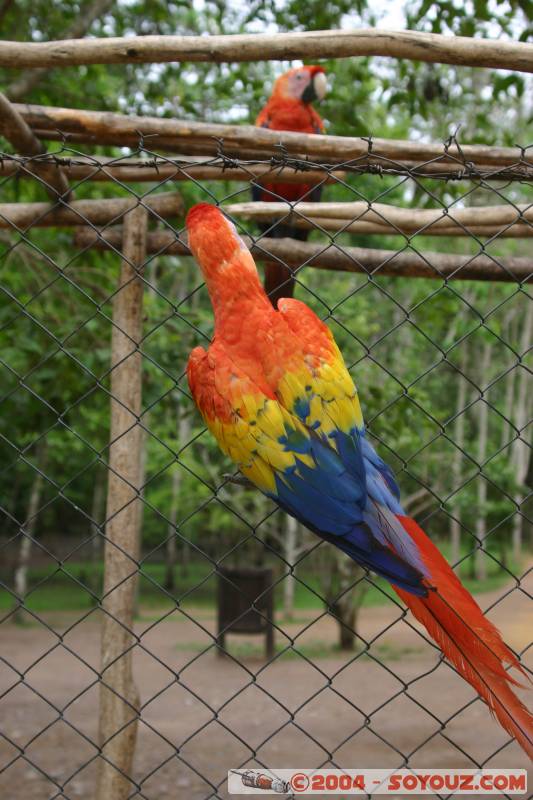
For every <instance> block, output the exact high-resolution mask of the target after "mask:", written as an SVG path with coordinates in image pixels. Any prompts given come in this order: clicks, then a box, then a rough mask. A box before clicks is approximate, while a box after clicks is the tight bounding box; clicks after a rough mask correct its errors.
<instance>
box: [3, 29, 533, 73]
mask: <svg viewBox="0 0 533 800" xmlns="http://www.w3.org/2000/svg"><path fill="white" fill-rule="evenodd" d="M350 56H386V57H391V58H408V59H411V60H413V61H427V62H432V63H440V64H457V65H462V66H469V67H493V68H496V69H510V70H517V71H519V72H533V45H531V44H528V43H523V42H513V41H501V40H498V41H495V40H491V39H472V38H468V37H465V36H442V35H441V34H436V33H423V32H418V31H387V30H377V29H375V28H359V29H355V30H333V31H306V32H302V33H275V34H268V33H266V34H240V35H229V36H136V37H127V38H126V37H124V38H118V37H117V38H109V39H68V40H63V41H55V42H9V41H3V42H0V67H8V68H10V69H21V68H22V67H31V68H41V69H42V68H43V67H47V68H50V67H71V66H80V65H82V64H146V63H148V64H150V63H162V62H183V61H208V62H237V61H265V60H266V61H276V60H287V59H293V58H305V59H309V58H312V59H323V58H348V57H350Z"/></svg>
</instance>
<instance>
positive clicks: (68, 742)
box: [0, 581, 533, 800]
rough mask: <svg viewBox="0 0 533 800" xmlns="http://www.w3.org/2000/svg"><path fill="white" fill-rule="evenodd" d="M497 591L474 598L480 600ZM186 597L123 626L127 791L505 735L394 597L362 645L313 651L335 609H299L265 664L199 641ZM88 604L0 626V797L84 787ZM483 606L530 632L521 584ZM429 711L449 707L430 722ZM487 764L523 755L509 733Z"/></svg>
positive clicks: (469, 746)
mask: <svg viewBox="0 0 533 800" xmlns="http://www.w3.org/2000/svg"><path fill="white" fill-rule="evenodd" d="M531 583H532V584H533V581H532V582H531ZM532 588H533V585H530V586H529V590H530V592H531V589H532ZM509 589H511V587H509ZM523 589H524V590H527V589H528V587H527V586H526V585H525V583H524V585H523ZM504 594H505V590H502V589H500V590H499V591H498V592H496V593H494V594H493V595H489V594H487V595H483V596H480V597H479V598H478V600H479V602H480V604H481V606H482V607H483V608H487V607H489V606H490V605H491V604H492V603H493V602H494V601H495V600H496V599H497V598H499V597H502V595H504ZM184 610H185V611H186V614H187V615H189V616H191V617H193V618H194V621H191V620H190V619H189V618H188V616H186V615H185V614H183V613H181V612H180V611H175V612H173V613H172V614H171V615H170V616H168V617H167V618H166V619H164V620H163V621H157V619H156V615H155V614H153V612H150V613H151V615H152V616H151V618H148V617H146V618H141V621H140V622H139V623H138V624H137V626H136V632H137V634H138V635H139V637H140V645H139V646H137V648H136V651H135V661H134V670H135V679H136V682H137V685H138V687H139V690H140V695H141V703H142V717H141V722H140V724H139V733H138V746H137V755H136V760H135V772H134V779H135V781H136V782H137V784H138V785H139V786H140V792H139V793H137V794H136V793H135V786H134V785H133V784H132V795H131V796H132V797H139V798H141V797H142V798H146V800H176V798H180V799H181V798H184V799H185V798H187V800H200V798H208V797H213V796H220V797H226V796H227V795H226V789H225V777H226V773H227V770H228V769H229V768H232V767H240V766H246V767H254V766H263V767H271V768H282V767H296V768H303V767H316V766H319V765H322V764H326V763H327V761H328V758H331V759H332V760H333V762H334V766H338V767H345V768H357V767H367V768H370V767H393V766H400V765H401V763H402V755H400V753H401V754H403V755H405V756H409V764H410V765H411V766H415V767H416V766H419V767H435V768H438V767H455V768H457V767H469V768H471V767H473V766H474V764H473V762H472V760H471V759H470V758H469V756H471V757H472V759H475V760H477V761H478V762H483V761H485V760H486V759H487V758H488V757H489V756H490V755H491V754H492V753H495V752H496V751H497V750H498V748H500V747H502V746H503V745H504V744H505V742H506V741H507V740H508V737H507V736H506V735H505V733H503V731H502V730H501V729H500V727H499V726H498V725H497V724H496V723H495V722H494V721H493V720H492V719H491V717H490V715H489V713H488V711H487V710H486V708H485V706H484V705H483V704H482V703H481V702H479V701H476V702H474V703H472V704H470V705H469V706H468V707H467V708H466V709H465V710H463V711H460V709H461V708H462V707H463V706H464V705H465V704H466V703H468V701H469V700H471V699H472V698H473V696H474V695H473V692H472V691H471V690H470V688H469V687H468V686H467V685H466V684H465V683H464V682H463V681H461V680H460V679H459V678H458V677H457V676H456V675H455V674H454V673H453V672H452V670H451V669H450V668H449V667H448V666H446V665H445V664H444V663H440V664H439V660H438V657H437V656H436V654H435V651H434V650H433V649H432V648H431V647H430V646H429V645H427V644H426V643H425V642H424V641H423V639H422V638H421V637H420V636H419V635H418V634H417V633H416V632H415V631H414V630H412V629H411V628H410V627H409V626H408V625H407V624H406V622H405V621H403V620H402V619H401V618H400V617H401V614H400V612H399V610H398V608H397V607H395V606H393V605H392V604H390V605H387V606H384V607H379V608H370V609H365V611H364V614H363V616H362V619H361V621H360V632H361V635H362V636H363V637H364V638H365V639H366V640H367V641H370V640H372V642H373V643H372V646H371V650H370V653H371V657H368V656H363V657H360V658H357V659H356V660H355V661H352V659H353V656H345V655H341V654H337V653H334V654H333V655H327V647H326V645H327V644H328V643H329V644H331V643H332V642H333V641H335V639H336V632H337V631H336V623H335V622H334V620H333V619H331V618H330V617H328V616H322V617H321V618H319V619H316V618H317V616H319V615H317V613H316V612H313V613H303V612H302V613H301V614H300V613H299V616H298V620H297V621H296V622H294V623H292V624H290V625H287V624H284V625H283V630H284V634H283V633H281V632H278V634H277V641H278V642H285V643H288V642H289V638H287V637H292V638H293V639H295V640H296V642H295V646H296V647H300V648H302V650H303V655H302V656H298V655H294V656H293V657H291V658H284V659H281V660H280V659H278V660H276V661H275V662H274V663H271V664H270V665H268V666H265V664H264V662H263V661H262V660H261V658H260V657H259V655H255V656H254V657H253V658H243V657H242V652H243V649H242V648H243V641H244V640H243V638H242V637H236V636H234V637H229V647H230V650H231V648H232V647H233V648H237V649H235V650H234V652H235V653H239V652H240V653H241V656H240V659H241V662H242V663H240V664H239V663H237V662H236V661H234V660H232V659H231V658H229V657H222V658H220V657H217V654H216V651H215V649H214V648H211V649H209V650H208V651H207V652H205V653H202V648H203V647H205V648H207V647H209V645H210V644H211V643H212V637H211V633H212V632H213V631H214V625H215V621H214V617H213V615H212V614H210V612H208V611H207V610H206V609H195V608H186V609H184ZM98 613H99V612H94V613H92V614H90V615H89V616H88V617H87V618H86V619H85V620H84V621H81V622H78V623H77V624H75V620H76V616H73V617H71V618H67V617H65V616H62V617H57V616H56V617H51V616H48V617H47V621H48V622H49V623H50V624H51V625H52V626H53V627H54V630H55V632H56V633H51V632H50V631H48V630H47V629H46V628H45V627H44V626H42V625H39V623H33V624H32V625H31V626H27V627H16V626H14V625H12V624H9V623H4V624H2V625H1V626H0V637H1V639H0V642H1V645H0V646H1V650H0V654H1V656H2V657H1V658H0V732H1V734H0V770H1V771H0V798H2V800H48V798H52V797H63V798H72V800H74V799H75V798H92V796H93V788H94V782H95V775H96V756H97V749H96V746H95V742H96V731H97V708H98V681H97V670H98V664H99V619H98ZM489 616H490V618H491V619H492V620H493V621H494V622H495V623H496V624H497V625H498V626H499V627H500V629H501V630H502V632H503V633H504V636H505V638H506V640H507V641H508V643H509V644H510V645H511V646H513V647H514V648H516V649H521V648H523V647H524V646H525V645H526V643H527V642H528V641H530V640H531V630H532V628H533V622H532V614H531V605H530V600H529V598H528V597H527V595H526V594H525V593H524V592H523V591H520V590H513V591H510V592H509V593H508V594H507V596H506V597H505V599H504V600H502V601H501V602H500V603H499V604H498V605H497V606H496V607H495V608H494V609H493V610H492V611H491V612H490V613H489ZM395 620H396V622H395ZM246 641H247V642H248V641H249V638H247V639H246ZM257 641H258V642H259V640H257ZM531 652H532V651H530V653H531ZM531 660H532V659H530V662H531ZM8 664H9V665H11V666H8ZM529 666H530V667H531V666H533V665H532V664H531V663H530V664H529ZM22 676H23V678H24V683H21V680H20V678H21V677H22ZM407 684H408V686H407ZM215 712H216V713H217V717H216V719H215ZM457 712H459V713H457ZM365 715H368V717H370V724H368V725H366V726H365V725H364V723H365ZM439 720H442V721H445V720H449V722H447V724H446V727H445V729H444V730H442V733H439V731H440V728H441V726H440V723H439ZM18 748H20V749H18ZM330 766H331V764H330ZM485 766H487V767H506V768H514V767H516V768H518V767H521V768H523V767H526V766H527V759H526V757H525V755H524V754H523V753H522V751H521V750H520V749H519V748H518V746H517V745H516V744H514V743H512V744H509V745H508V746H506V747H504V748H503V749H502V750H501V752H498V753H496V755H494V756H493V757H492V758H490V760H489V761H487V763H486V764H485ZM46 775H48V776H49V777H48V778H47V777H45V776H46ZM217 786H219V787H220V788H219V789H218V790H217V789H216V788H215V787H217ZM60 787H63V792H61V790H60ZM498 796H503V795H498ZM523 797H525V795H524V796H523ZM109 800H112V798H109Z"/></svg>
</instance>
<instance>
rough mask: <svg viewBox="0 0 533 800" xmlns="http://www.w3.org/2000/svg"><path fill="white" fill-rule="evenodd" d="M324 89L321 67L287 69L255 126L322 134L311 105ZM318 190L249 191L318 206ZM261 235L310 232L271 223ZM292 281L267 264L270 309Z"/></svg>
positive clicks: (288, 186)
mask: <svg viewBox="0 0 533 800" xmlns="http://www.w3.org/2000/svg"><path fill="white" fill-rule="evenodd" d="M326 89H327V81H326V75H325V73H324V69H323V67H317V66H306V67H296V68H294V69H290V70H289V71H288V72H285V73H284V74H283V75H281V76H280V77H279V78H278V79H277V80H276V82H275V84H274V88H273V90H272V94H271V96H270V99H269V101H268V102H267V104H266V106H265V107H264V108H263V110H262V111H261V112H260V114H259V116H258V117H257V119H256V121H255V124H256V125H258V126H260V127H262V128H269V129H270V130H272V131H296V132H298V133H324V123H323V122H322V119H321V118H320V115H319V114H318V113H317V112H316V111H315V109H314V108H313V106H312V103H313V102H314V101H316V100H318V101H320V100H322V99H323V98H324V97H325V94H326ZM320 195H321V188H320V187H316V186H313V185H310V184H302V183H277V182H276V183H269V184H265V185H264V186H262V187H259V186H255V187H254V188H253V190H252V197H253V199H254V200H263V201H266V202H269V201H270V202H279V201H280V200H289V201H290V202H295V201H296V200H301V199H302V198H305V200H307V201H310V202H318V201H319V200H320ZM262 229H263V231H266V230H268V235H269V236H272V237H274V238H276V239H281V238H283V237H286V236H287V237H290V238H292V239H299V240H300V241H305V240H306V239H307V237H308V235H309V231H307V230H304V229H302V228H296V227H294V226H290V225H284V224H278V225H274V226H273V224H272V223H271V224H269V225H267V226H262ZM293 286H294V280H293V277H292V274H291V272H290V270H289V269H288V268H287V267H285V266H284V265H283V264H277V263H268V264H267V265H266V267H265V289H266V292H267V294H268V296H269V297H270V300H271V302H272V304H273V305H275V303H276V301H277V300H278V299H279V297H290V296H292V293H293Z"/></svg>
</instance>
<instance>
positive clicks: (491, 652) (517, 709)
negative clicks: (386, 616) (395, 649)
mask: <svg viewBox="0 0 533 800" xmlns="http://www.w3.org/2000/svg"><path fill="white" fill-rule="evenodd" d="M398 519H399V520H400V522H401V523H402V525H403V527H404V528H405V530H406V531H407V532H408V533H409V535H410V536H411V537H412V539H414V541H415V542H416V544H417V546H418V548H419V550H420V553H421V555H422V558H423V560H424V562H425V564H426V565H427V567H428V569H429V571H430V574H431V580H428V583H430V584H431V587H432V588H431V589H430V591H429V593H428V596H427V597H415V596H414V595H412V594H409V593H408V592H405V591H404V590H402V589H399V588H398V587H396V586H395V587H394V588H395V591H396V592H397V593H398V594H399V596H400V597H401V598H402V600H403V601H404V603H405V604H406V605H407V606H408V607H409V608H410V609H411V611H412V613H413V614H414V616H415V617H416V619H417V620H418V621H419V622H421V623H422V625H424V627H425V628H426V630H427V631H428V633H429V635H430V636H431V637H432V639H434V641H435V642H436V643H437V644H438V646H439V647H440V649H441V650H442V652H443V653H444V655H445V656H446V658H447V659H448V660H449V661H450V662H451V663H452V664H453V666H454V667H455V668H456V669H457V671H458V672H459V673H460V675H462V677H463V678H464V679H465V680H467V681H468V683H470V685H471V686H472V687H473V688H474V689H475V690H476V692H477V693H478V694H479V695H480V697H482V698H483V700H485V702H486V703H487V705H488V707H489V709H490V710H491V712H492V713H493V714H494V715H495V716H496V717H497V719H498V721H499V722H500V724H501V725H502V727H503V728H505V730H506V731H507V732H508V733H510V734H511V736H513V737H514V738H515V739H516V741H517V742H518V743H519V744H520V746H521V747H522V748H523V749H524V750H525V752H526V753H527V754H528V756H529V757H530V758H532V759H533V715H532V714H531V713H530V712H529V711H528V709H527V708H526V707H525V706H524V704H523V703H522V702H521V701H520V700H519V698H518V697H517V696H516V694H515V693H514V692H513V690H512V688H511V685H515V686H517V685H519V683H518V681H516V680H514V679H513V678H512V677H511V675H509V673H508V672H507V670H506V669H505V665H509V666H512V667H515V668H517V669H518V670H520V672H521V673H522V674H525V673H524V670H523V669H522V667H521V666H520V663H519V661H518V660H517V658H516V656H515V655H514V653H512V652H511V650H509V648H508V647H507V645H506V644H505V642H504V641H503V639H502V637H501V635H500V633H499V631H498V630H497V628H496V627H495V626H494V625H493V624H492V622H489V620H488V619H486V618H485V617H484V616H483V612H482V611H481V609H480V607H479V606H478V604H477V603H476V601H475V600H474V598H473V597H472V596H471V595H470V594H469V592H468V591H467V590H466V589H465V588H464V586H463V585H462V583H461V582H460V580H459V578H458V577H457V576H456V574H455V573H454V571H453V570H452V568H451V567H450V565H449V564H448V562H447V561H446V559H445V558H444V557H443V556H442V554H441V553H440V551H439V550H438V549H437V547H435V545H434V544H433V542H432V541H431V540H430V539H429V537H428V536H426V534H425V533H424V531H423V530H422V529H421V528H420V527H419V526H418V525H417V523H416V522H415V521H414V520H413V519H411V518H410V517H402V516H399V517H398Z"/></svg>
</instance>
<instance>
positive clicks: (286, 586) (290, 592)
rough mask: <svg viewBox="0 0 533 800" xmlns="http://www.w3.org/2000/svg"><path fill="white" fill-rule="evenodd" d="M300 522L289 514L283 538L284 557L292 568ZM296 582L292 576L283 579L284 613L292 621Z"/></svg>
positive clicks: (296, 549)
mask: <svg viewBox="0 0 533 800" xmlns="http://www.w3.org/2000/svg"><path fill="white" fill-rule="evenodd" d="M298 528H299V525H298V522H297V521H296V520H295V519H294V517H291V516H290V515H289V514H287V516H286V520H285V536H284V538H283V550H284V553H283V556H284V558H285V561H286V562H287V564H289V565H290V566H291V567H293V566H294V562H295V561H296V558H297V557H298ZM295 588H296V587H295V580H294V576H293V575H292V574H290V575H285V578H284V579H283V612H284V615H285V619H286V620H287V621H290V620H292V619H293V618H294V592H295Z"/></svg>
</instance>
